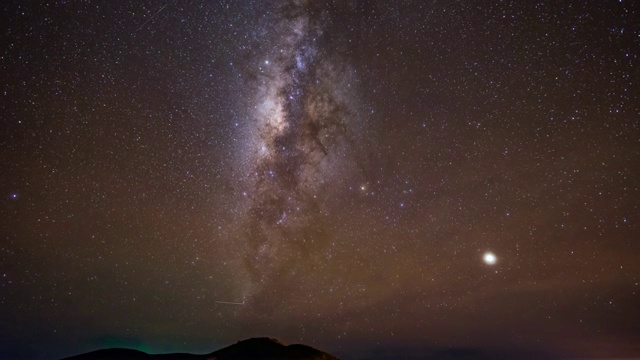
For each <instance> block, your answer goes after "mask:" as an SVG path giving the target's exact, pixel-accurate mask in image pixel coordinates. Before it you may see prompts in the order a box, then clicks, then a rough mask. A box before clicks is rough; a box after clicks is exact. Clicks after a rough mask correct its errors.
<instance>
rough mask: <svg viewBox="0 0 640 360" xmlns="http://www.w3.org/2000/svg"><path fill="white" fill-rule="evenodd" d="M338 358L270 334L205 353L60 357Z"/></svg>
mask: <svg viewBox="0 0 640 360" xmlns="http://www.w3.org/2000/svg"><path fill="white" fill-rule="evenodd" d="M116 359H118V360H248V359H254V360H338V358H337V357H335V356H333V355H330V354H328V353H325V352H323V351H320V350H318V349H314V348H312V347H310V346H306V345H302V344H294V345H285V344H284V343H282V342H280V341H278V340H276V339H272V338H266V337H263V338H252V339H247V340H242V341H238V342H237V343H235V344H233V345H231V346H227V347H225V348H222V349H220V350H217V351H214V352H212V353H210V354H205V355H194V354H155V355H154V354H147V353H145V352H142V351H138V350H132V349H121V348H114V349H102V350H97V351H92V352H88V353H85V354H80V355H75V356H71V357H67V358H64V359H62V360H116Z"/></svg>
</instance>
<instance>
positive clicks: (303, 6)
mask: <svg viewBox="0 0 640 360" xmlns="http://www.w3.org/2000/svg"><path fill="white" fill-rule="evenodd" d="M326 15H327V14H325V13H323V12H322V11H320V10H319V9H316V8H314V7H313V6H312V5H311V4H310V3H307V2H304V1H300V2H293V3H290V4H288V5H287V6H283V7H282V8H280V11H278V12H276V13H275V14H274V15H272V16H275V18H272V17H271V16H270V17H268V18H267V19H265V22H264V24H263V29H264V37H263V38H262V39H261V41H262V42H263V43H265V44H268V46H265V48H264V51H263V52H258V53H257V54H256V55H255V56H254V57H253V58H252V64H254V66H255V69H256V72H255V77H254V78H253V79H252V81H251V82H249V83H248V84H247V86H253V87H255V88H256V89H257V91H256V93H255V95H254V97H253V100H252V102H251V103H250V104H252V105H253V106H250V107H249V108H250V111H249V112H248V113H247V117H248V128H247V131H246V135H247V139H248V141H247V142H245V144H247V147H248V149H250V150H249V151H248V152H245V153H244V154H245V156H246V158H245V159H244V163H245V164H246V165H247V166H246V167H245V171H247V176H246V179H247V180H246V182H245V183H244V184H243V185H244V186H245V187H246V189H247V190H246V191H244V192H243V193H244V194H245V196H246V197H247V198H248V204H247V205H246V206H245V207H244V208H243V210H242V211H243V214H242V215H241V216H240V217H239V218H240V221H238V222H237V223H236V224H237V226H238V228H237V231H236V232H235V233H234V234H233V236H234V237H235V239H234V240H232V241H233V242H234V243H235V244H236V245H237V244H243V245H242V246H241V248H242V251H240V252H235V253H234V254H235V256H237V257H239V258H240V259H239V260H240V261H241V262H242V263H243V264H244V266H243V271H244V272H245V275H246V278H245V279H244V280H243V282H244V283H243V285H242V287H243V288H244V290H243V292H242V296H243V297H246V296H248V295H249V294H255V293H256V292H257V291H259V289H260V288H262V287H263V286H265V284H266V283H267V282H268V281H269V280H270V279H272V278H273V277H274V276H284V273H287V274H288V275H289V276H291V275H292V274H294V275H295V273H296V268H297V265H298V263H299V262H300V261H301V260H302V261H305V260H304V259H308V258H309V257H315V256H318V255H319V254H320V253H322V251H323V250H324V247H325V246H326V245H327V244H326V243H327V236H328V232H329V229H328V227H327V225H326V223H325V221H326V216H324V215H325V214H326V213H327V210H326V208H325V206H324V199H326V198H327V197H328V196H330V195H335V194H336V191H335V190H336V189H340V188H341V187H342V185H343V182H344V181H345V179H350V178H352V177H354V176H358V168H359V165H358V161H357V160H356V159H357V157H358V156H357V149H356V148H355V146H352V144H353V139H354V136H356V134H357V133H358V131H357V130H356V127H357V126H358V116H357V113H358V111H357V107H356V106H355V105H354V104H355V103H357V102H356V101H354V100H353V99H354V98H355V97H357V94H356V93H355V91H353V90H351V88H352V82H353V81H354V80H353V78H354V76H355V75H354V73H353V72H352V71H349V67H348V64H346V63H345V62H344V61H338V60H339V52H338V51H335V52H331V53H329V52H328V51H327V50H326V49H324V48H323V30H322V27H321V25H320V24H321V23H322V19H323V17H324V16H326ZM311 217H313V221H311Z"/></svg>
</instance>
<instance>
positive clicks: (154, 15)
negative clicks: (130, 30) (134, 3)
mask: <svg viewBox="0 0 640 360" xmlns="http://www.w3.org/2000/svg"><path fill="white" fill-rule="evenodd" d="M167 5H169V4H164V6H162V7H161V8H160V10H158V11H156V12H155V14H153V15H152V16H151V17H150V18H149V19H147V21H145V22H144V23H143V24H142V25H140V27H139V28H138V30H136V31H135V32H134V34H135V33H137V32H138V31H140V30H142V28H144V26H145V25H147V24H148V23H149V22H150V21H151V20H153V19H154V18H155V17H156V16H157V15H158V14H160V12H161V11H162V10H164V8H166V7H167Z"/></svg>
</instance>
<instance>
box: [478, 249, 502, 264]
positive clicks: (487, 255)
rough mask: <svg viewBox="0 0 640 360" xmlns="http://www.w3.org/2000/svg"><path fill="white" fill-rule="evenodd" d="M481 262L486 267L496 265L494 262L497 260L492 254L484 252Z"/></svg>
mask: <svg viewBox="0 0 640 360" xmlns="http://www.w3.org/2000/svg"><path fill="white" fill-rule="evenodd" d="M482 260H483V261H484V263H485V264H487V265H494V264H495V263H496V261H497V260H498V258H496V256H495V254H494V253H492V252H486V253H484V256H483V257H482Z"/></svg>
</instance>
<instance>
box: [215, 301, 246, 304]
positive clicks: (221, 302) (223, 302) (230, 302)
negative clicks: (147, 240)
mask: <svg viewBox="0 0 640 360" xmlns="http://www.w3.org/2000/svg"><path fill="white" fill-rule="evenodd" d="M216 303H218V304H227V305H244V301H243V302H233V301H217V300H216Z"/></svg>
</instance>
